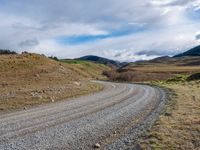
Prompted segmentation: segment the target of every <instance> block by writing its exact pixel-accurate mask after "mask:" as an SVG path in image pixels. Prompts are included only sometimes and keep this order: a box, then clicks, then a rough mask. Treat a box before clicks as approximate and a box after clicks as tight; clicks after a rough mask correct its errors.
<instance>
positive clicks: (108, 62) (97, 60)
mask: <svg viewBox="0 0 200 150" xmlns="http://www.w3.org/2000/svg"><path fill="white" fill-rule="evenodd" d="M77 60H85V61H92V62H95V63H99V64H104V65H108V66H111V67H117V68H119V67H121V66H123V65H124V63H120V62H119V61H115V60H110V59H107V58H103V57H99V56H94V55H88V56H83V57H80V58H77Z"/></svg>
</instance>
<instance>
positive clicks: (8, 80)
mask: <svg viewBox="0 0 200 150" xmlns="http://www.w3.org/2000/svg"><path fill="white" fill-rule="evenodd" d="M88 65H90V66H93V64H92V63H88V64H87V65H86V66H85V65H82V64H79V65H76V64H73V63H71V64H67V63H63V62H57V61H54V60H51V59H48V58H46V57H44V56H41V55H37V54H23V55H1V56H0V111H5V110H12V109H20V108H24V107H28V106H32V105H38V104H42V103H46V102H51V101H57V100H61V99H63V98H68V97H73V96H77V95H82V94H86V93H90V92H95V91H98V90H101V89H102V87H101V86H100V85H98V84H96V83H91V82H89V80H90V79H102V78H104V77H103V76H102V75H101V74H102V72H103V70H106V69H109V68H107V67H105V66H103V65H98V64H94V66H93V67H88Z"/></svg>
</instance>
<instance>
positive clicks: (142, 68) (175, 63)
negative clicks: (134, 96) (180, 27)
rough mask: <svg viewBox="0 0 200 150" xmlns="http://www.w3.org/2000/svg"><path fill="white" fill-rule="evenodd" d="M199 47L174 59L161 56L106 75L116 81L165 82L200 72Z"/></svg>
mask: <svg viewBox="0 0 200 150" xmlns="http://www.w3.org/2000/svg"><path fill="white" fill-rule="evenodd" d="M199 54H200V46H198V47H195V48H193V49H191V50H189V51H187V52H185V53H182V54H179V55H176V56H175V57H169V56H163V57H158V58H155V59H152V60H148V61H139V62H133V63H129V64H128V65H126V66H124V67H121V68H119V69H117V70H116V71H113V72H108V73H106V75H107V76H108V77H109V78H111V79H112V80H118V81H136V82H143V81H152V80H166V79H169V78H172V77H175V76H177V75H190V74H193V73H198V72H200V55H199Z"/></svg>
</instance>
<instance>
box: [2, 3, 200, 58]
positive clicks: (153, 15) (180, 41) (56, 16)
mask: <svg viewBox="0 0 200 150" xmlns="http://www.w3.org/2000/svg"><path fill="white" fill-rule="evenodd" d="M3 1H4V3H3V5H0V19H1V20H2V21H1V24H0V33H1V34H0V48H9V49H14V50H16V49H17V50H19V51H22V50H27V49H28V50H30V51H32V52H38V53H44V54H47V55H56V56H59V57H79V56H82V55H87V54H97V55H101V56H106V57H109V58H110V57H112V58H114V59H118V60H128V61H134V60H139V59H149V58H153V57H156V56H158V55H162V54H163V55H168V54H169V55H172V54H175V53H178V52H182V51H184V50H186V49H187V48H190V47H193V46H195V45H197V44H199V41H198V40H199V38H198V37H199V34H197V32H199V26H200V20H197V19H192V16H191V17H190V13H189V12H190V11H192V12H193V11H194V13H195V11H198V10H199V8H200V0H151V1H149V0H144V1H141V0H134V1H132V0H123V1H119V0H101V1H98V0H85V1H82V0H76V1H74V0H60V1H54V0H43V1H39V0H33V1H26V0H18V1H6V0H3ZM5 18H6V19H5ZM126 28H127V30H128V31H129V30H130V32H131V31H133V32H134V31H135V30H136V31H137V29H138V28H139V29H143V30H141V31H140V30H139V31H137V32H135V33H131V34H128V35H123V36H120V35H119V36H117V37H114V36H111V37H110V38H106V39H101V40H96V41H91V42H88V43H82V44H79V45H64V44H61V43H58V42H57V41H56V39H57V38H58V37H62V36H79V35H93V36H94V35H109V34H110V33H112V32H113V31H119V32H120V31H121V30H126ZM197 39H198V40H197ZM140 52H141V53H140ZM150 53H151V55H150ZM138 54H140V55H138Z"/></svg>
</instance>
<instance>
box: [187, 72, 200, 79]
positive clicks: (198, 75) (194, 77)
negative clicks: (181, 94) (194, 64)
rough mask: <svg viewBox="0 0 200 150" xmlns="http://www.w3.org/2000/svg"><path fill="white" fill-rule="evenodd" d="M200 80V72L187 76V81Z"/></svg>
mask: <svg viewBox="0 0 200 150" xmlns="http://www.w3.org/2000/svg"><path fill="white" fill-rule="evenodd" d="M193 80H200V73H195V74H192V75H191V76H189V77H188V78H187V81H193Z"/></svg>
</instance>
